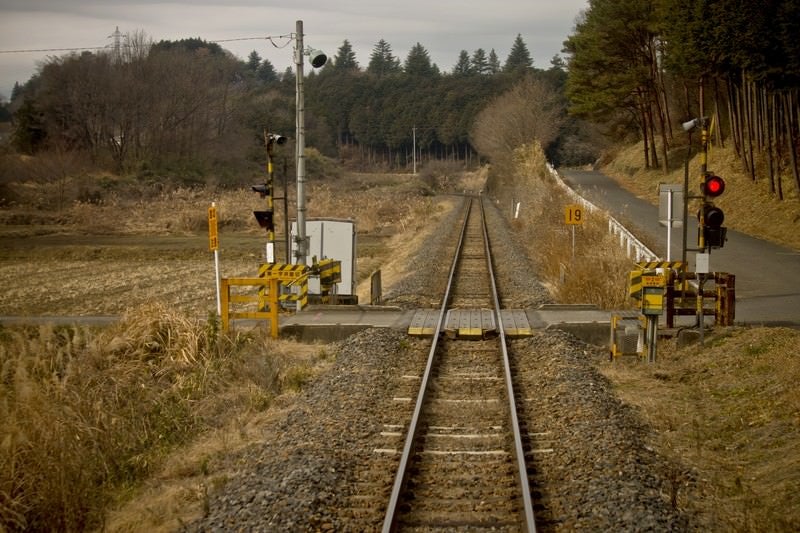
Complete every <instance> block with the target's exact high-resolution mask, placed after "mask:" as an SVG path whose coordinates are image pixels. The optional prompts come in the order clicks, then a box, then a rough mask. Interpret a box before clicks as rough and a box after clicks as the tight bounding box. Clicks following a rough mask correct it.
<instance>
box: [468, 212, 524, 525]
mask: <svg viewBox="0 0 800 533" xmlns="http://www.w3.org/2000/svg"><path fill="white" fill-rule="evenodd" d="M480 206H481V220H482V221H483V243H484V246H485V247H486V265H487V266H486V268H487V269H488V270H489V282H490V283H491V286H492V303H493V304H494V314H495V317H494V318H495V321H496V323H497V330H498V331H499V332H500V347H501V349H502V351H503V369H504V371H505V381H506V392H507V394H508V402H509V409H510V410H511V429H512V430H513V432H514V455H515V456H516V460H517V476H518V477H519V479H518V483H519V489H520V492H521V493H522V510H521V511H522V514H523V515H524V516H523V518H524V520H525V525H526V526H527V529H528V531H529V532H530V533H535V532H536V522H535V520H534V518H533V501H532V500H531V489H530V483H529V482H528V468H527V465H526V464H525V450H524V449H523V447H522V435H521V434H520V430H519V417H518V416H517V401H516V399H515V398H514V382H513V381H512V379H511V361H510V360H509V358H508V347H507V346H506V333H505V328H504V327H503V318H502V316H501V313H500V298H499V297H498V295H497V283H496V282H495V279H494V267H493V266H492V254H491V250H490V243H489V232H488V231H487V229H486V217H485V216H484V210H483V202H481V203H480Z"/></svg>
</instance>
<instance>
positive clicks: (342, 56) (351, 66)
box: [333, 39, 358, 71]
mask: <svg viewBox="0 0 800 533" xmlns="http://www.w3.org/2000/svg"><path fill="white" fill-rule="evenodd" d="M333 64H334V68H335V69H336V70H340V71H341V70H358V61H356V53H355V52H354V51H353V47H352V45H350V41H348V40H347V39H345V40H344V42H343V43H342V46H340V47H339V51H338V52H337V53H336V58H335V59H334V63H333Z"/></svg>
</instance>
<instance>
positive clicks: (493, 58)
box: [489, 48, 501, 74]
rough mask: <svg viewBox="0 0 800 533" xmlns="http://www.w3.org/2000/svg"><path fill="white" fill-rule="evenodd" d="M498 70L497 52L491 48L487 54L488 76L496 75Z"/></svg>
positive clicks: (499, 68)
mask: <svg viewBox="0 0 800 533" xmlns="http://www.w3.org/2000/svg"><path fill="white" fill-rule="evenodd" d="M500 70H501V67H500V59H499V58H498V57H497V52H495V51H494V48H492V50H491V51H490V52H489V74H497V73H498V72H500Z"/></svg>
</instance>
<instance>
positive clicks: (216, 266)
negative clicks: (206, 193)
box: [211, 202, 222, 316]
mask: <svg viewBox="0 0 800 533" xmlns="http://www.w3.org/2000/svg"><path fill="white" fill-rule="evenodd" d="M211 207H214V208H216V207H217V202H211ZM214 276H215V279H216V286H217V316H222V300H221V299H220V280H219V247H217V248H215V249H214Z"/></svg>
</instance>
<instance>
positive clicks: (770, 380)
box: [601, 328, 800, 531]
mask: <svg viewBox="0 0 800 533" xmlns="http://www.w3.org/2000/svg"><path fill="white" fill-rule="evenodd" d="M601 369H602V371H603V372H604V373H605V374H606V375H607V376H608V377H609V378H610V379H611V380H612V381H613V382H614V383H615V384H616V390H617V392H618V394H619V395H620V396H621V397H622V398H623V399H624V400H625V401H626V402H627V403H629V404H631V405H633V406H635V407H636V408H637V410H638V411H639V412H640V414H641V415H642V416H643V417H644V418H645V419H646V420H647V421H648V422H649V423H650V425H651V426H652V427H653V429H654V430H655V435H654V438H653V445H654V446H655V447H656V448H657V449H658V451H659V452H660V453H662V454H663V455H665V456H666V457H668V458H669V459H671V460H672V461H673V462H674V464H683V465H684V466H685V468H684V470H682V471H677V472H674V473H673V474H674V476H673V483H674V487H673V492H674V498H675V503H676V505H677V506H679V507H680V508H681V509H683V510H684V511H686V512H688V513H690V514H691V515H693V517H694V520H695V523H696V524H697V527H698V529H700V530H704V531H797V530H798V529H800V418H798V413H800V391H798V389H797V383H798V380H800V332H799V331H797V330H791V329H786V328H754V329H743V328H742V329H728V330H723V331H722V332H717V333H716V334H714V335H713V336H712V337H710V338H709V339H708V342H707V343H706V345H705V348H700V347H698V346H697V345H692V346H687V347H685V348H681V349H678V348H676V346H675V343H674V342H662V343H661V344H660V347H659V356H658V361H657V363H656V364H653V365H643V364H637V363H631V364H625V363H620V362H615V363H604V364H602V365H601Z"/></svg>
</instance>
